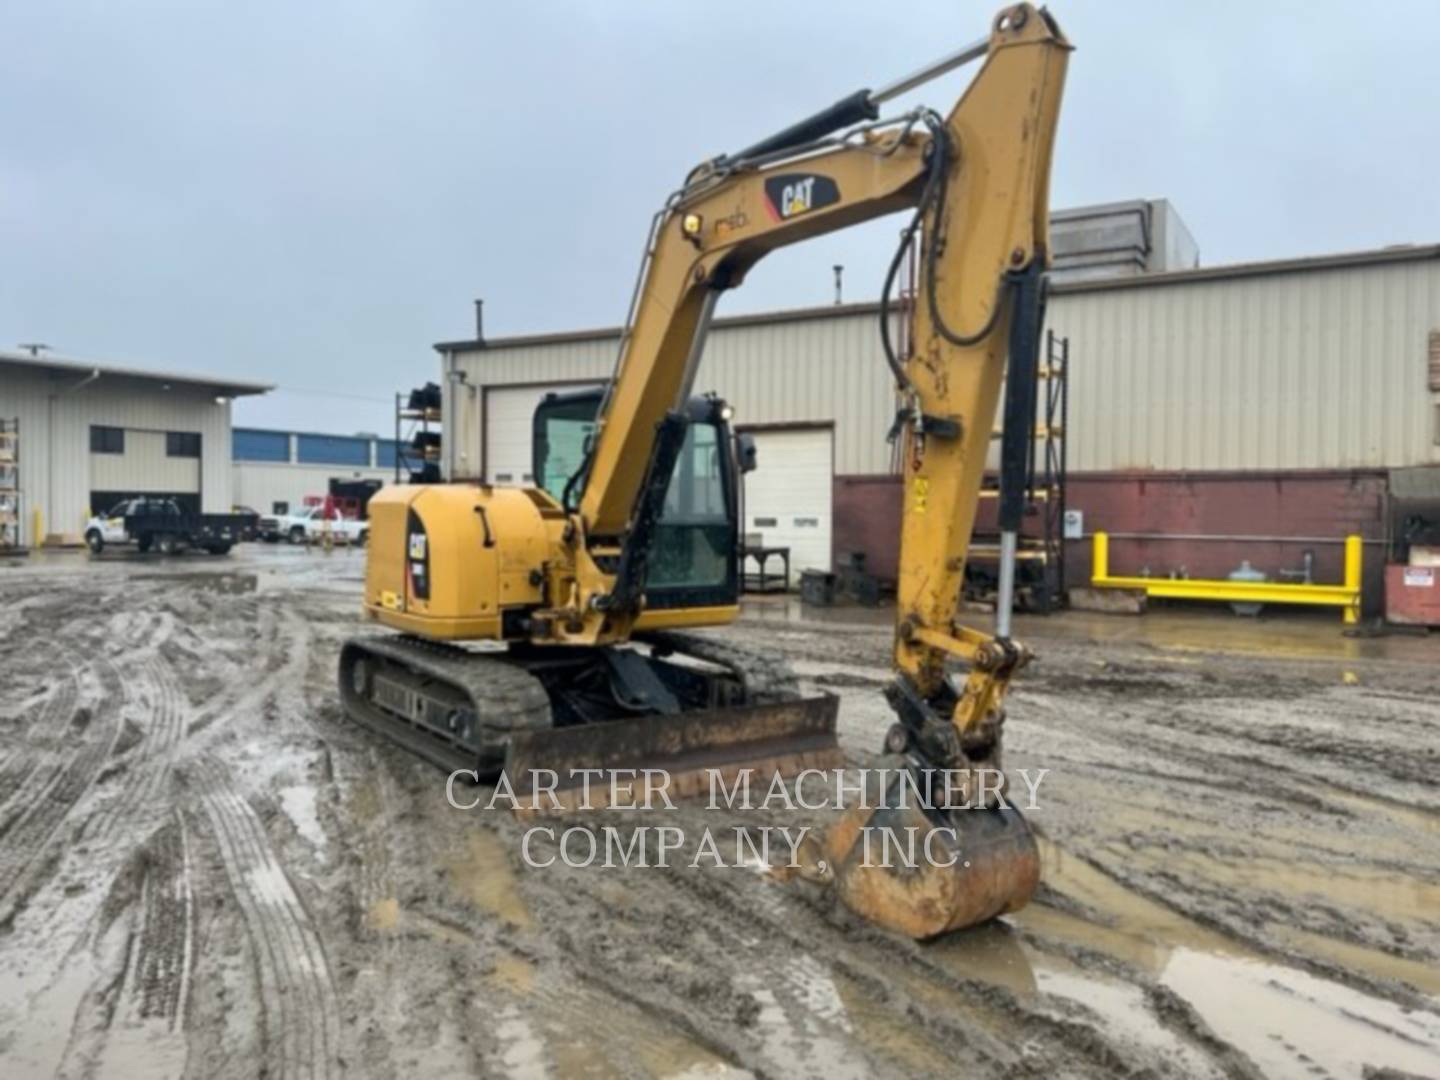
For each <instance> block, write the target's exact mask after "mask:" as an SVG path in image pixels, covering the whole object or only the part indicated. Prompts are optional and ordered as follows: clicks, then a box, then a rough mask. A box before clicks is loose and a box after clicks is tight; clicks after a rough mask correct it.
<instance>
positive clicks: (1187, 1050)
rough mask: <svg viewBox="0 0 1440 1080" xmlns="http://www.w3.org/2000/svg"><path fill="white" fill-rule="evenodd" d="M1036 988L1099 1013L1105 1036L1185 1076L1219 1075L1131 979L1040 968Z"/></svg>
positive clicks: (1215, 1068) (1212, 1065) (1036, 976)
mask: <svg viewBox="0 0 1440 1080" xmlns="http://www.w3.org/2000/svg"><path fill="white" fill-rule="evenodd" d="M1035 978H1036V981H1037V982H1038V984H1039V989H1040V990H1041V991H1042V992H1044V993H1046V994H1054V995H1056V996H1058V997H1063V998H1067V999H1069V1000H1071V1001H1074V1002H1076V1003H1078V1004H1080V1005H1083V1006H1084V1007H1085V1008H1087V1009H1089V1010H1090V1011H1091V1012H1093V1013H1095V1014H1097V1015H1098V1016H1099V1017H1100V1023H1101V1026H1102V1027H1103V1029H1104V1030H1105V1033H1106V1035H1107V1037H1109V1038H1110V1039H1113V1040H1114V1041H1116V1042H1119V1043H1129V1044H1131V1045H1133V1046H1138V1047H1141V1048H1143V1049H1144V1050H1147V1051H1149V1052H1150V1053H1153V1054H1156V1055H1158V1056H1159V1057H1160V1058H1161V1059H1163V1060H1164V1061H1165V1062H1167V1063H1168V1064H1169V1065H1171V1066H1173V1067H1175V1068H1177V1069H1179V1070H1180V1071H1181V1073H1182V1074H1183V1075H1185V1076H1191V1077H1198V1076H1206V1075H1212V1076H1219V1075H1220V1074H1219V1072H1218V1071H1217V1067H1216V1066H1215V1065H1214V1064H1213V1063H1212V1062H1210V1061H1209V1059H1208V1058H1206V1057H1205V1055H1204V1054H1203V1053H1201V1052H1200V1051H1199V1050H1197V1049H1196V1048H1195V1047H1193V1046H1190V1045H1189V1044H1187V1043H1185V1042H1184V1041H1182V1040H1181V1038H1180V1037H1179V1036H1178V1035H1176V1034H1175V1033H1174V1032H1173V1031H1171V1030H1170V1029H1169V1028H1167V1027H1165V1026H1164V1025H1163V1024H1161V1023H1160V1021H1159V1018H1158V1017H1156V1016H1155V1014H1154V1012H1153V1011H1152V1010H1151V1008H1150V1003H1149V1001H1147V1000H1146V997H1145V994H1144V992H1143V991H1142V990H1141V989H1140V988H1139V987H1138V986H1136V985H1134V984H1133V983H1127V982H1122V981H1120V980H1117V979H1106V978H1095V977H1092V976H1090V975H1087V974H1084V973H1082V972H1080V971H1079V970H1078V969H1077V970H1075V971H1061V970H1055V969H1045V968H1042V969H1040V970H1038V971H1037V972H1036V973H1035Z"/></svg>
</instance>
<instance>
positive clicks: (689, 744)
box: [505, 695, 844, 813]
mask: <svg viewBox="0 0 1440 1080" xmlns="http://www.w3.org/2000/svg"><path fill="white" fill-rule="evenodd" d="M838 706H839V699H838V698H836V697H834V696H831V695H825V696H823V697H816V698H804V699H797V700H794V701H783V702H777V703H775V704H766V705H745V706H740V707H737V708H728V709H710V710H704V711H697V712H686V713H680V714H677V715H669V716H664V715H652V716H642V717H637V718H635V719H633V720H614V721H608V722H604V723H597V724H581V725H577V726H575V727H566V728H558V729H554V730H549V731H526V732H517V733H516V734H515V735H513V736H512V737H511V739H510V747H509V751H508V752H507V754H506V757H505V775H506V778H507V780H508V781H509V783H510V786H511V789H512V790H513V791H514V793H515V797H516V799H517V801H518V803H519V806H518V807H517V811H518V812H520V813H544V812H546V811H554V810H557V809H576V808H581V809H595V808H599V807H602V806H605V805H609V804H610V803H611V802H614V801H619V802H623V803H626V804H629V803H631V802H632V801H633V802H636V803H640V804H642V805H643V804H644V803H645V790H644V789H645V785H646V783H647V779H646V775H645V773H644V772H643V771H642V770H646V769H649V770H663V775H662V774H660V773H656V772H653V771H652V773H651V774H650V779H649V787H650V790H651V791H652V792H654V793H656V794H655V795H654V798H655V799H656V801H657V802H658V800H659V795H658V792H659V790H660V788H661V786H662V784H663V785H665V790H666V791H667V792H668V793H669V795H670V796H671V797H672V798H674V797H684V796H687V795H695V794H698V793H701V792H706V791H709V790H710V785H711V784H712V783H715V782H717V781H718V780H724V781H725V783H727V784H733V783H734V782H735V780H736V778H737V777H738V776H740V775H741V773H742V771H743V770H745V769H751V770H753V773H752V775H751V779H752V781H753V780H761V781H763V782H766V783H768V782H769V780H770V779H771V777H773V776H774V775H775V774H777V773H778V774H779V775H781V776H783V777H791V776H795V775H796V774H798V773H799V772H801V771H802V770H804V769H835V768H840V767H841V766H842V765H843V764H844V759H843V757H842V755H841V753H840V747H839V744H838V743H837V742H836V739H835V716H836V712H837V709H838ZM580 769H602V770H605V772H604V773H602V774H599V778H598V779H595V780H593V781H592V783H591V784H590V785H589V788H588V792H587V790H586V788H585V787H584V784H583V779H582V777H583V774H581V773H579V772H577V771H576V770H580ZM631 769H634V770H636V772H635V781H634V783H633V784H631V783H630V782H629V770H631ZM538 770H548V773H541V774H539V775H538V776H537V775H536V772H537V771H538ZM550 774H553V778H552V776H551V775H550ZM590 775H591V776H592V777H595V776H596V774H593V773H592V774H590ZM712 777H715V778H716V779H713V780H712ZM552 782H553V785H554V789H553V798H552V796H551V794H550V792H548V791H546V790H542V789H544V788H547V787H549V786H550V785H551V783H552ZM537 785H538V786H537ZM612 796H616V797H618V798H612ZM557 803H558V804H559V806H558V807H557V805H556V804H557Z"/></svg>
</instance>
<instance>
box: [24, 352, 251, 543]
mask: <svg viewBox="0 0 1440 1080" xmlns="http://www.w3.org/2000/svg"><path fill="white" fill-rule="evenodd" d="M270 389H272V387H270V386H268V385H265V384H262V383H255V382H245V381H240V380H235V379H224V378H219V377H213V376H199V375H183V374H178V373H175V372H165V371H149V370H141V369H138V368H129V367H119V366H116V365H113V364H102V363H94V362H91V361H88V360H79V359H74V358H69V357H60V356H55V355H52V354H41V355H38V356H36V355H31V354H30V353H29V352H16V351H0V419H3V420H6V421H12V420H14V421H18V426H19V438H18V459H19V460H18V462H17V469H16V472H17V473H18V479H19V484H18V487H19V492H20V507H19V518H20V542H21V543H22V544H24V545H36V544H40V543H43V542H51V543H57V542H66V543H68V542H78V541H79V539H80V536H81V534H82V532H83V528H84V525H85V521H86V519H87V518H88V517H89V516H90V514H91V512H92V511H94V512H102V511H104V510H106V509H108V508H109V507H110V506H112V505H114V504H115V503H116V502H119V501H120V500H121V499H124V498H127V497H129V496H131V495H138V494H149V495H168V496H173V497H174V498H176V499H177V500H179V501H180V502H181V504H182V505H184V506H186V507H188V508H191V509H194V510H200V511H204V512H206V513H221V512H225V511H228V510H229V509H230V507H231V505H232V502H233V491H232V481H233V478H232V474H231V467H230V403H231V401H232V400H233V399H235V398H236V397H239V396H242V395H246V394H263V393H265V392H266V391H268V390H270Z"/></svg>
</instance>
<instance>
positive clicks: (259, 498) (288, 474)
mask: <svg viewBox="0 0 1440 1080" xmlns="http://www.w3.org/2000/svg"><path fill="white" fill-rule="evenodd" d="M234 476H235V484H234V492H235V503H236V505H237V506H248V507H250V508H251V509H252V510H258V511H260V513H262V514H268V513H270V512H271V510H272V508H273V507H272V504H273V503H276V502H286V503H289V504H290V506H291V507H292V508H293V507H297V506H300V505H301V504H302V503H303V502H304V500H305V497H306V496H308V495H320V496H323V495H326V494H327V493H329V491H330V480H331V478H332V477H333V478H335V479H339V480H379V481H381V482H382V483H386V484H390V483H394V481H395V470H394V469H393V468H392V469H351V468H347V467H346V466H344V465H291V464H283V463H275V464H271V463H267V462H256V461H237V462H235V466H234Z"/></svg>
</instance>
